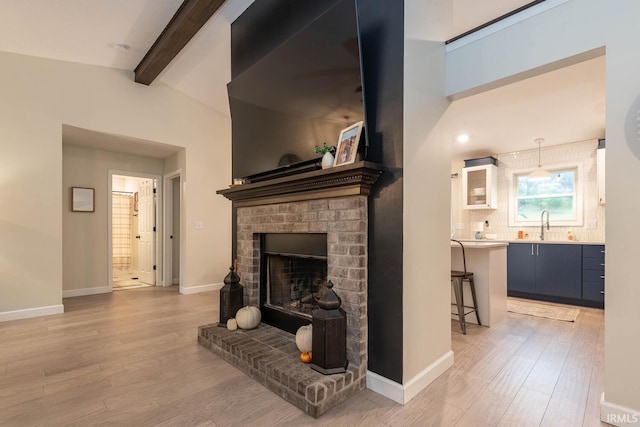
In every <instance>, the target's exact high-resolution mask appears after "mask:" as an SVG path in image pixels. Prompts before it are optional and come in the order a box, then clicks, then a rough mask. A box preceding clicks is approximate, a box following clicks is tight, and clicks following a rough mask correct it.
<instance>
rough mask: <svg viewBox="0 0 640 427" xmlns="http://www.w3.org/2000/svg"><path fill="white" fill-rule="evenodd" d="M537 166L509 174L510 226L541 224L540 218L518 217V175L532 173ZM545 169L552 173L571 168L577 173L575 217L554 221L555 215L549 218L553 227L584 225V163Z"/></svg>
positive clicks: (575, 182)
mask: <svg viewBox="0 0 640 427" xmlns="http://www.w3.org/2000/svg"><path fill="white" fill-rule="evenodd" d="M535 169H536V168H529V169H518V170H513V171H510V173H509V174H508V179H509V226H510V227H531V226H536V225H537V226H539V225H540V218H537V219H532V220H527V221H524V220H519V219H518V210H517V200H516V199H517V196H518V187H517V184H518V180H517V178H516V177H517V176H518V175H525V174H528V173H531V172H533V171H534V170H535ZM544 169H546V170H548V171H549V172H551V173H552V174H553V173H554V172H560V171H566V170H569V169H574V170H575V171H576V173H575V181H574V184H575V187H574V192H575V193H574V203H573V208H574V214H575V215H574V219H573V220H563V221H554V219H553V216H552V217H551V218H550V219H549V224H550V226H551V227H554V226H557V227H561V226H582V225H583V221H584V220H583V218H584V204H583V199H584V197H583V194H584V185H583V183H584V175H583V169H584V168H583V165H582V163H569V164H562V165H553V166H549V167H544Z"/></svg>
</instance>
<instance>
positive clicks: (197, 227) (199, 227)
mask: <svg viewBox="0 0 640 427" xmlns="http://www.w3.org/2000/svg"><path fill="white" fill-rule="evenodd" d="M203 226H204V225H203V224H202V221H196V222H194V223H193V229H194V230H202V228H203Z"/></svg>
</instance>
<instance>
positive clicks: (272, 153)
mask: <svg viewBox="0 0 640 427" xmlns="http://www.w3.org/2000/svg"><path fill="white" fill-rule="evenodd" d="M362 82H363V79H362V67H361V58H360V42H359V37H358V13H357V4H356V0H342V1H339V2H337V3H336V4H335V5H334V6H332V7H331V8H330V9H328V10H327V11H326V12H324V13H323V14H322V15H320V16H318V17H317V18H316V19H315V20H313V21H312V22H310V23H309V24H308V25H306V26H305V27H304V28H302V29H301V30H300V31H298V32H296V33H295V34H294V35H293V36H291V37H290V38H289V39H287V40H286V41H284V42H283V43H282V44H280V45H279V46H278V47H276V48H275V49H273V50H272V51H271V52H269V53H268V54H267V55H265V56H264V57H263V58H261V59H260V60H258V61H257V62H256V63H255V64H253V65H252V66H251V67H249V68H248V69H246V70H245V71H243V72H242V73H241V74H239V75H238V76H236V78H234V79H233V80H232V81H231V82H230V83H229V84H228V85H227V91H228V94H229V105H230V110H231V119H232V140H233V150H232V153H233V176H234V177H235V178H240V177H247V176H253V175H255V174H262V173H263V172H268V171H273V170H282V169H286V168H292V169H293V168H295V167H296V166H299V165H300V164H303V165H304V164H306V165H311V167H314V166H313V164H314V160H315V159H317V160H318V162H317V163H318V164H319V160H320V157H321V155H319V154H315V153H314V148H315V146H316V145H322V143H323V142H327V144H328V145H337V142H338V137H339V134H340V131H341V130H342V129H344V128H346V127H348V126H349V125H351V124H353V123H355V122H358V121H364V122H365V127H364V131H363V135H364V136H363V137H362V138H361V141H360V149H361V152H362V153H361V155H360V158H363V157H364V152H365V151H366V146H367V139H366V133H367V132H366V118H365V109H364V105H365V104H364V87H363V83H362ZM318 167H319V166H318Z"/></svg>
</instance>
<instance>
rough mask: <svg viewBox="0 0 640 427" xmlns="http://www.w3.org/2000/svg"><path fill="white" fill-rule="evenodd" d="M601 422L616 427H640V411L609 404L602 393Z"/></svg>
mask: <svg viewBox="0 0 640 427" xmlns="http://www.w3.org/2000/svg"><path fill="white" fill-rule="evenodd" d="M600 421H602V422H605V423H607V424H611V425H614V426H640V411H636V410H635V409H631V408H627V407H624V406H620V405H616V404H615V403H611V402H607V401H606V400H605V398H604V393H602V396H601V397H600Z"/></svg>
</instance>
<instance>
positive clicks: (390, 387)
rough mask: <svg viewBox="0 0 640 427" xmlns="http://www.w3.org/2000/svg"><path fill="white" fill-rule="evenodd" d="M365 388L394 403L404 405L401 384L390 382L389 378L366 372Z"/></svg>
mask: <svg viewBox="0 0 640 427" xmlns="http://www.w3.org/2000/svg"><path fill="white" fill-rule="evenodd" d="M367 388H368V389H369V390H373V391H375V392H376V393H378V394H381V395H383V396H385V397H388V398H389V399H391V400H393V401H394V402H398V403H400V404H401V405H404V389H403V388H402V384H398V383H397V382H395V381H391V380H390V379H389V378H386V377H383V376H382V375H378V374H376V373H375V372H371V371H367Z"/></svg>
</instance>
